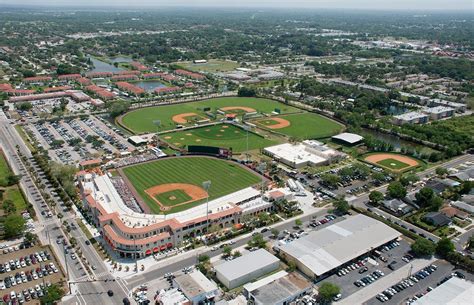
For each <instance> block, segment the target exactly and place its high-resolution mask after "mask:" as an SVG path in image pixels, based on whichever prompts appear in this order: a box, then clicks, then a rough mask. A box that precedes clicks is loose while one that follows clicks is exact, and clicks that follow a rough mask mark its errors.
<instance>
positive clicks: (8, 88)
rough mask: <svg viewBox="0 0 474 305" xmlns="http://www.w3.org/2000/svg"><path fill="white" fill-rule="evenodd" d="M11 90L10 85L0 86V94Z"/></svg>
mask: <svg viewBox="0 0 474 305" xmlns="http://www.w3.org/2000/svg"><path fill="white" fill-rule="evenodd" d="M12 89H13V87H12V85H10V84H0V92H5V91H8V90H12Z"/></svg>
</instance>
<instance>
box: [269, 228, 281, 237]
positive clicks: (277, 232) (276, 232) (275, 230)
mask: <svg viewBox="0 0 474 305" xmlns="http://www.w3.org/2000/svg"><path fill="white" fill-rule="evenodd" d="M271 232H272V235H273V237H274V238H277V236H278V234H280V231H278V229H277V228H272V230H271Z"/></svg>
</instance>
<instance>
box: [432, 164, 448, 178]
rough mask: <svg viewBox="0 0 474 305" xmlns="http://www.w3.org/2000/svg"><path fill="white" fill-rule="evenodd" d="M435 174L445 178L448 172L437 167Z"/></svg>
mask: <svg viewBox="0 0 474 305" xmlns="http://www.w3.org/2000/svg"><path fill="white" fill-rule="evenodd" d="M435 172H436V175H438V176H445V175H447V174H448V170H447V169H446V168H444V167H441V166H440V167H437V168H436V170H435Z"/></svg>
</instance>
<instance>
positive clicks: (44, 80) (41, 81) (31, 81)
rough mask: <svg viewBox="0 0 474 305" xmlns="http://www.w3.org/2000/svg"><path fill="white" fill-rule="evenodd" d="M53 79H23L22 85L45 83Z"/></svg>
mask: <svg viewBox="0 0 474 305" xmlns="http://www.w3.org/2000/svg"><path fill="white" fill-rule="evenodd" d="M52 80H53V78H52V77H51V76H34V77H27V78H24V79H23V82H24V83H45V82H50V81H52Z"/></svg>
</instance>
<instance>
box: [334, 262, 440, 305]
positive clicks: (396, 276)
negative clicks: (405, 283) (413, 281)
mask: <svg viewBox="0 0 474 305" xmlns="http://www.w3.org/2000/svg"><path fill="white" fill-rule="evenodd" d="M434 261H436V259H435V258H431V259H429V260H428V259H416V260H414V261H412V262H411V263H410V264H406V265H404V266H403V267H401V268H400V269H397V270H395V271H394V272H392V273H390V274H388V275H387V276H385V277H382V278H381V279H380V280H378V281H376V282H375V283H373V284H371V285H369V286H367V287H364V288H362V289H360V290H359V291H357V292H355V293H353V294H351V295H350V296H348V297H347V298H345V299H342V300H340V301H339V302H335V304H337V305H353V304H363V303H364V302H367V301H368V300H370V299H371V298H373V297H375V296H376V295H377V294H379V293H381V292H382V291H384V290H385V289H387V288H388V287H390V286H392V285H394V284H396V283H398V282H400V281H401V280H403V279H405V278H406V277H407V275H408V274H409V272H410V268H411V267H413V269H412V273H414V272H416V271H418V270H420V269H422V268H424V267H426V266H428V265H429V264H432V263H433V262H434Z"/></svg>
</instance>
